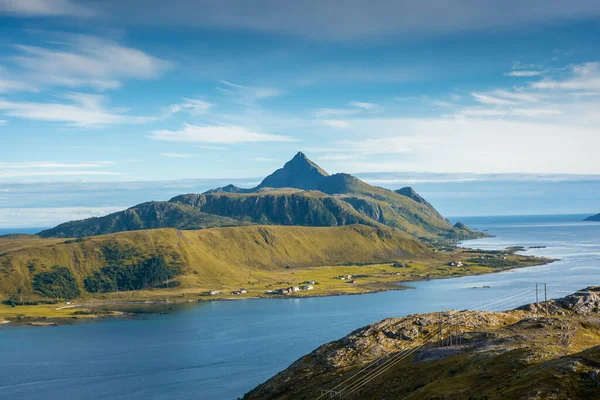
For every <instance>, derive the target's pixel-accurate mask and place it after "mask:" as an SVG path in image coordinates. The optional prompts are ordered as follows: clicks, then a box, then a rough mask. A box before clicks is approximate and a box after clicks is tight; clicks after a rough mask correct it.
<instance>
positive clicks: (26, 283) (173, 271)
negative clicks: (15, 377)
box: [0, 225, 429, 300]
mask: <svg viewBox="0 0 600 400" xmlns="http://www.w3.org/2000/svg"><path fill="white" fill-rule="evenodd" d="M424 254H425V255H427V254H429V250H428V249H427V248H426V247H425V246H424V245H423V244H422V243H420V242H418V241H417V240H415V239H414V238H412V237H410V236H409V235H407V234H405V233H403V232H400V231H397V230H393V229H391V228H388V227H385V226H380V227H368V226H364V225H352V226H343V227H300V226H238V227H230V228H214V229H205V230H177V229H149V230H140V231H135V232H120V233H114V234H108V235H102V236H92V237H87V238H85V239H76V240H65V239H41V238H39V237H36V236H33V235H31V236H26V237H15V238H0V272H1V273H0V300H4V299H9V298H14V297H15V296H17V295H18V296H22V297H23V298H24V299H40V298H44V297H46V298H52V299H55V298H62V299H65V298H67V299H68V298H77V297H82V296H86V295H87V294H89V293H97V292H99V293H103V292H114V291H119V292H121V291H125V290H139V289H148V288H153V287H173V286H181V288H182V289H186V288H204V290H207V289H210V288H214V287H217V288H220V287H227V286H228V285H238V286H237V287H240V286H241V285H245V284H247V283H249V282H248V281H249V280H253V281H256V280H257V279H261V280H262V279H265V278H266V277H268V273H271V272H275V273H276V272H278V271H283V270H287V269H292V268H312V267H319V266H327V265H338V264H345V263H376V262H386V261H387V262H390V261H396V260H405V259H407V258H408V257H418V256H420V255H424ZM18 298H19V297H17V299H18Z"/></svg>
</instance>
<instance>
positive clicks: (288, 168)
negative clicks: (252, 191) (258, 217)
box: [258, 152, 329, 190]
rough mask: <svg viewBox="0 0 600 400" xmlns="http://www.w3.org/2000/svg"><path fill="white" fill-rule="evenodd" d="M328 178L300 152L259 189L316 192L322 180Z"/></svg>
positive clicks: (268, 178) (269, 177) (265, 180)
mask: <svg viewBox="0 0 600 400" xmlns="http://www.w3.org/2000/svg"><path fill="white" fill-rule="evenodd" d="M327 176H329V174H328V173H327V172H325V171H323V170H322V169H321V167H319V166H318V165H317V164H315V163H314V162H312V161H310V160H309V159H308V158H307V157H306V156H305V155H304V153H302V152H299V153H298V154H296V155H295V156H294V158H292V159H291V160H290V161H288V162H287V163H285V165H284V166H283V168H280V169H278V170H277V171H275V172H273V173H272V174H271V175H269V176H267V177H266V178H265V179H264V180H263V181H262V182H261V184H260V185H258V187H259V188H263V187H271V188H297V189H303V190H315V189H317V188H318V187H319V184H320V182H321V180H322V179H323V178H325V177H327Z"/></svg>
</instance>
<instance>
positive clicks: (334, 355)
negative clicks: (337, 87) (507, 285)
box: [244, 288, 600, 400]
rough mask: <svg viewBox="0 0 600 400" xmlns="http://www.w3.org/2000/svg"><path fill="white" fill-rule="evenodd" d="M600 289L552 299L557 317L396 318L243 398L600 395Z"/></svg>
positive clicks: (523, 313) (334, 345) (303, 361)
mask: <svg viewBox="0 0 600 400" xmlns="http://www.w3.org/2000/svg"><path fill="white" fill-rule="evenodd" d="M599 290H600V289H599V288H589V289H586V290H584V291H581V292H579V293H577V294H575V295H573V296H568V297H566V298H564V299H559V300H556V301H550V302H548V304H547V305H548V312H549V314H548V315H545V314H536V311H535V310H533V309H532V305H529V306H524V307H522V308H520V309H517V310H513V311H507V312H497V313H494V312H486V311H461V312H456V311H450V312H443V313H434V314H424V315H412V316H409V317H406V318H393V319H387V320H384V321H381V322H378V323H375V324H372V325H369V326H367V327H364V328H361V329H358V330H356V331H354V332H352V333H350V334H349V335H348V336H346V337H344V338H342V339H340V340H338V341H335V342H331V343H328V344H325V345H323V346H321V347H319V348H317V349H316V350H314V351H313V352H312V353H310V354H308V355H306V356H304V357H302V358H300V359H299V360H297V361H296V362H294V363H293V364H292V365H291V366H290V367H289V368H287V369H286V370H285V371H282V372H281V373H279V374H277V375H275V376H274V377H273V378H271V379H269V380H268V381H267V382H265V383H263V384H262V385H259V386H258V387H257V388H255V389H254V390H252V391H251V392H249V393H248V394H246V396H245V397H244V399H246V400H255V399H315V398H319V396H320V395H321V390H323V389H325V390H329V389H333V390H335V391H336V393H340V394H341V396H342V397H343V398H348V399H373V398H378V399H396V398H398V399H400V398H402V399H404V398H406V399H467V398H470V399H473V398H477V399H484V398H485V399H509V398H510V399H534V398H536V399H546V398H552V399H565V400H566V399H576V398H578V399H584V398H585V399H588V398H589V399H592V398H600V315H599V314H598V305H599V303H598V301H599V293H600V292H599ZM533 306H535V305H533ZM545 309H546V307H545V305H544V310H545ZM440 321H441V326H442V337H443V338H444V339H443V341H442V343H443V344H442V345H440V342H439V336H438V332H439V327H440ZM450 338H452V339H450Z"/></svg>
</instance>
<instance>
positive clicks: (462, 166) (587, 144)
mask: <svg viewBox="0 0 600 400" xmlns="http://www.w3.org/2000/svg"><path fill="white" fill-rule="evenodd" d="M365 132H378V134H379V136H380V137H378V138H366V139H360V140H343V141H338V142H337V143H336V149H337V150H338V151H339V153H340V154H347V155H352V154H354V155H362V156H373V155H378V157H377V158H376V159H373V157H369V158H368V160H367V161H365V162H356V161H355V160H349V161H348V162H346V163H339V164H337V165H338V166H339V168H340V170H347V171H350V172H359V171H362V172H376V171H377V172H381V171H424V170H425V171H431V172H450V171H452V172H473V171H476V172H480V173H494V172H496V173H513V172H528V173H536V172H546V173H561V172H562V173H579V174H597V173H600V168H599V167H598V166H597V163H595V162H593V161H592V160H595V159H596V155H595V151H594V150H593V149H594V148H597V146H599V145H600V137H599V136H598V134H597V129H596V128H594V127H593V126H585V125H576V124H573V123H570V122H566V121H561V120H559V121H556V122H539V121H535V122H529V120H518V119H517V120H511V119H504V118H493V119H486V118H481V117H470V118H465V119H460V118H458V119H455V118H431V119H426V118H423V119H406V118H378V119H374V118H367V119H363V120H356V121H354V125H353V127H352V128H351V129H350V132H349V134H352V135H353V136H355V137H359V136H361V135H362V134H364V133H365ZM398 132H402V135H399V134H398ZM566 137H568V138H570V140H568V141H566V140H564V138H566ZM399 156H400V157H399Z"/></svg>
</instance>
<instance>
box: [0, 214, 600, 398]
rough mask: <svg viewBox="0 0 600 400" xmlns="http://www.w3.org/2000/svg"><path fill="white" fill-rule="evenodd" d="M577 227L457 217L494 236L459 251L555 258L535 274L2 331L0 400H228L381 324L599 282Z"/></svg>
mask: <svg viewBox="0 0 600 400" xmlns="http://www.w3.org/2000/svg"><path fill="white" fill-rule="evenodd" d="M580 219H581V218H580V217H579V216H559V217H535V218H533V219H532V218H527V217H510V218H498V217H487V218H478V219H473V218H471V219H466V218H461V220H462V221H464V222H465V223H467V224H469V225H472V226H474V227H477V228H480V229H487V230H488V231H489V232H490V233H491V234H493V235H496V236H495V237H493V238H488V239H482V240H477V241H474V242H468V243H465V245H468V246H473V247H479V248H484V249H498V248H505V247H508V246H525V247H530V246H547V247H546V248H538V249H528V251H527V254H535V255H540V256H547V257H552V258H560V259H561V261H559V262H556V263H553V264H549V265H545V266H540V267H532V268H525V269H520V270H513V271H506V272H502V273H498V274H490V275H483V276H472V277H463V278H455V279H444V280H434V281H427V282H415V283H413V284H411V285H413V286H414V288H415V289H411V290H403V291H389V292H383V293H376V294H370V295H363V296H335V297H326V298H306V299H257V300H250V299H248V300H238V301H224V302H207V303H198V304H191V305H190V304H183V305H172V304H165V305H160V306H164V307H165V308H164V311H166V312H168V313H167V314H159V315H144V317H143V318H135V319H133V320H119V319H113V320H106V321H103V322H100V323H94V324H78V325H73V326H59V327H54V328H45V329H31V328H29V329H26V328H9V329H8V328H0V393H2V396H4V397H5V398H42V397H43V398H45V399H80V398H90V399H96V398H102V399H146V398H148V397H152V398H153V399H177V398H181V399H188V398H202V399H235V398H236V397H237V396H241V395H242V394H243V393H244V392H246V391H248V390H249V389H251V388H252V387H254V386H255V385H257V384H258V383H260V382H262V381H264V380H265V379H267V378H269V377H270V376H272V375H273V374H275V373H276V372H278V371H280V370H281V369H283V368H285V367H287V366H288V365H289V364H290V363H291V362H293V361H294V360H295V359H297V358H298V357H300V356H302V355H303V354H306V353H308V352H309V351H311V350H313V349H314V348H315V347H317V346H319V345H321V344H323V343H325V342H328V341H331V340H334V339H337V338H340V337H342V336H344V335H346V334H348V333H349V332H350V331H352V330H354V329H356V328H359V327H361V326H364V325H366V324H369V323H372V322H375V321H378V320H381V319H383V318H387V317H401V316H405V315H407V314H413V313H422V312H429V311H436V310H442V309H464V308H476V307H483V308H486V309H490V310H501V309H508V308H512V307H515V306H517V305H520V304H523V303H526V302H532V301H534V300H535V293H534V290H533V288H534V284H535V282H545V283H547V284H548V289H549V295H550V297H562V296H564V295H565V294H567V293H570V292H573V291H574V290H576V289H579V288H581V287H585V286H589V285H592V284H600V282H599V277H600V274H599V272H600V240H599V239H600V223H581V222H579V220H580ZM483 286H489V288H482V287H483ZM160 306H159V307H160ZM155 307H156V306H152V307H150V306H142V310H143V309H144V308H145V309H146V311H148V308H151V309H152V310H155ZM108 308H109V309H115V307H114V306H110V307H108ZM135 308H136V309H137V310H139V306H137V305H136V306H135ZM0 397H1V396H0Z"/></svg>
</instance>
